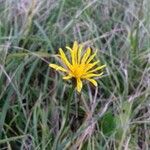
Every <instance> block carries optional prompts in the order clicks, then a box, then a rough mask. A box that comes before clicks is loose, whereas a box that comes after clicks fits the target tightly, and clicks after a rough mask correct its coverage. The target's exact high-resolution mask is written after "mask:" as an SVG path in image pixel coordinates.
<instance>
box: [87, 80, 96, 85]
mask: <svg viewBox="0 0 150 150" xmlns="http://www.w3.org/2000/svg"><path fill="white" fill-rule="evenodd" d="M87 80H88V81H90V82H91V83H93V85H95V86H97V82H96V81H95V80H94V79H89V78H87Z"/></svg>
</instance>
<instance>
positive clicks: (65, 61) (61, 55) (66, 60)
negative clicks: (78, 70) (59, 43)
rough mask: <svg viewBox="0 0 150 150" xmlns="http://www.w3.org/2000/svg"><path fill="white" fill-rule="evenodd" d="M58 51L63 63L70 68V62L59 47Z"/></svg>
mask: <svg viewBox="0 0 150 150" xmlns="http://www.w3.org/2000/svg"><path fill="white" fill-rule="evenodd" d="M59 53H60V57H61V59H62V61H63V63H64V64H65V65H66V66H67V67H68V68H69V69H70V68H71V64H70V62H69V61H68V59H67V57H66V55H65V53H64V52H63V50H62V49H61V48H60V49H59Z"/></svg>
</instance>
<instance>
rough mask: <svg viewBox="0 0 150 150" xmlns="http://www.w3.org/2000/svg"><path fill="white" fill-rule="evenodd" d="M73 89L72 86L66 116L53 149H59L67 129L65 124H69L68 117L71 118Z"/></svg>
mask: <svg viewBox="0 0 150 150" xmlns="http://www.w3.org/2000/svg"><path fill="white" fill-rule="evenodd" d="M73 91H74V88H72V89H71V90H70V92H69V96H68V100H67V105H66V112H65V118H64V119H63V122H62V125H61V128H60V131H59V133H58V135H57V137H56V140H55V142H54V146H53V150H57V149H58V143H59V141H60V140H61V136H62V135H63V132H64V130H65V126H66V124H67V121H68V118H69V113H70V105H71V100H72V96H73Z"/></svg>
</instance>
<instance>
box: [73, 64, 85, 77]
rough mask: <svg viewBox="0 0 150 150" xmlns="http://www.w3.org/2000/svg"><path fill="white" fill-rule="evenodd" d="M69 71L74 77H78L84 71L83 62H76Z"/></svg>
mask: <svg viewBox="0 0 150 150" xmlns="http://www.w3.org/2000/svg"><path fill="white" fill-rule="evenodd" d="M71 72H72V74H73V76H74V77H75V78H80V77H81V76H82V75H83V74H84V73H85V72H86V71H85V65H84V64H76V65H74V66H73V68H72V70H71Z"/></svg>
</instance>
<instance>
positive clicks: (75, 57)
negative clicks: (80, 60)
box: [72, 41, 78, 64]
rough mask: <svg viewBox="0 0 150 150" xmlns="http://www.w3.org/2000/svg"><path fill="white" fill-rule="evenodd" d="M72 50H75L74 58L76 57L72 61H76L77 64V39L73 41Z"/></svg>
mask: <svg viewBox="0 0 150 150" xmlns="http://www.w3.org/2000/svg"><path fill="white" fill-rule="evenodd" d="M72 50H73V58H72V59H74V60H72V62H74V64H77V51H78V42H77V41H75V42H74V43H73V48H72ZM72 64H73V63H72Z"/></svg>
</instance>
